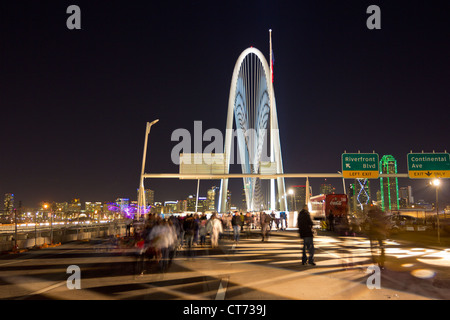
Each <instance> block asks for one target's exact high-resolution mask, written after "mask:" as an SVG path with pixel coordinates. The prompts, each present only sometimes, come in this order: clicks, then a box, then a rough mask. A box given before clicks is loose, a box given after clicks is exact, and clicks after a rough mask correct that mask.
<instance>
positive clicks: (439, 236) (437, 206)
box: [430, 178, 441, 243]
mask: <svg viewBox="0 0 450 320" xmlns="http://www.w3.org/2000/svg"><path fill="white" fill-rule="evenodd" d="M430 184H433V185H434V186H435V187H436V219H437V234H438V242H439V243H441V232H440V226H439V205H438V201H439V198H438V190H439V185H440V184H441V180H439V179H437V178H436V179H434V180H433V181H432V182H430Z"/></svg>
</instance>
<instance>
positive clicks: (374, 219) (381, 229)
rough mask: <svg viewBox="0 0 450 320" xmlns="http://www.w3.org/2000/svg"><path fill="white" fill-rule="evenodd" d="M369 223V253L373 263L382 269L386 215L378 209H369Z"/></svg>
mask: <svg viewBox="0 0 450 320" xmlns="http://www.w3.org/2000/svg"><path fill="white" fill-rule="evenodd" d="M367 217H368V223H369V240H370V251H371V254H372V259H373V262H375V263H378V266H379V267H380V268H381V269H384V262H385V259H386V257H385V244H384V242H385V240H386V238H387V220H386V214H385V213H384V212H383V211H381V210H380V209H378V208H373V209H370V210H369V212H368V213H367Z"/></svg>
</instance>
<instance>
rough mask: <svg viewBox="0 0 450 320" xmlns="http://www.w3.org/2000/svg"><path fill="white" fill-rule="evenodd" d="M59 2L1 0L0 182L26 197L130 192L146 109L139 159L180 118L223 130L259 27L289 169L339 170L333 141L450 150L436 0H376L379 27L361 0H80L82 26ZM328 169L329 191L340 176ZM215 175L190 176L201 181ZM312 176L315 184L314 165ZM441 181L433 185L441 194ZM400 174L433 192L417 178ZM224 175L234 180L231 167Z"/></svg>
mask: <svg viewBox="0 0 450 320" xmlns="http://www.w3.org/2000/svg"><path fill="white" fill-rule="evenodd" d="M68 5H69V3H39V2H33V1H23V2H20V3H2V4H1V6H0V8H1V13H0V20H1V21H2V25H1V26H2V28H1V29H2V30H1V33H0V40H1V41H2V44H3V47H4V50H3V51H4V52H3V53H2V59H1V61H2V62H1V63H2V73H1V75H0V85H1V87H2V88H3V90H2V99H1V102H0V104H1V110H2V113H3V117H2V118H3V119H4V121H3V122H2V125H1V126H0V130H1V136H2V150H3V153H2V154H3V156H2V161H1V165H0V178H1V180H0V194H2V195H4V194H5V193H14V194H15V196H16V199H17V200H21V201H22V202H23V205H24V206H30V207H33V206H35V205H36V204H37V203H38V202H40V201H42V200H48V201H55V202H61V201H62V200H64V199H66V200H68V199H71V198H73V197H75V196H76V197H79V198H82V199H90V201H104V202H106V201H110V200H112V199H116V198H117V197H128V198H134V197H136V189H137V188H138V184H139V173H140V167H141V160H142V146H143V142H144V134H145V126H146V122H147V121H153V120H155V119H160V121H159V123H157V124H156V125H154V126H153V127H152V132H151V134H150V136H149V147H148V156H147V163H146V172H149V173H150V172H152V173H159V172H169V173H177V172H178V166H176V165H175V164H173V163H172V161H171V158H170V156H171V149H172V148H173V147H174V146H175V145H176V142H174V141H171V134H172V132H173V131H174V130H176V129H178V128H185V129H187V130H188V131H191V132H193V127H194V121H202V124H203V129H204V130H207V129H209V128H217V129H219V130H221V131H222V132H223V131H224V130H225V125H226V123H225V122H226V112H227V110H226V109H227V104H228V94H229V90H230V80H231V75H232V71H233V66H234V63H235V61H236V59H237V57H238V56H239V54H240V53H241V52H242V51H243V50H244V49H246V48H248V47H250V46H254V47H256V48H258V49H260V50H261V51H262V52H263V53H264V55H265V56H266V59H268V58H269V49H268V30H269V29H272V30H273V54H274V58H275V59H274V60H275V61H274V90H275V96H276V99H277V109H278V117H279V122H280V135H281V145H282V153H283V165H284V171H285V172H286V173H296V172H297V173H298V172H302V173H307V172H308V173H318V172H321V173H322V172H325V173H336V172H337V171H340V170H341V163H340V159H341V154H342V153H344V152H345V151H346V152H355V153H356V152H358V151H361V152H367V153H371V152H373V151H375V152H376V153H378V154H379V155H380V159H381V157H382V156H384V155H392V156H393V157H394V158H395V159H396V161H397V164H398V172H399V173H407V165H406V164H407V161H406V157H407V154H408V153H409V152H410V151H413V152H422V151H424V152H433V151H436V152H444V151H447V152H448V149H449V145H448V141H449V130H448V119H447V118H448V117H446V115H448V101H449V100H450V99H449V98H450V96H449V95H450V93H449V91H448V84H449V82H448V81H449V80H448V79H449V78H450V77H449V75H450V64H449V63H448V57H449V56H450V54H449V53H450V45H449V43H448V40H447V35H448V31H449V26H448V23H447V20H448V19H447V17H446V13H445V12H446V11H445V10H444V9H443V7H441V5H440V4H435V3H433V4H425V3H421V2H420V3H419V2H414V1H413V2H411V1H408V2H407V1H399V2H396V3H395V4H393V3H389V2H384V1H381V2H378V5H379V7H380V9H381V13H382V15H381V16H382V18H381V19H382V20H381V29H380V30H369V29H368V28H367V27H366V20H367V18H368V17H369V15H368V14H367V13H366V9H367V6H368V4H364V3H360V2H359V1H350V2H346V3H345V4H344V3H341V2H340V3H336V2H331V1H329V2H323V3H320V4H318V3H314V4H311V3H309V4H284V5H281V4H275V3H272V2H262V3H258V5H257V6H255V5H256V4H254V3H233V2H230V3H223V4H212V3H207V2H183V3H182V4H176V3H175V4H172V5H169V4H165V3H159V4H154V3H153V4H139V5H138V4H127V3H126V2H123V1H108V2H102V1H99V2H96V3H95V4H94V3H90V2H88V1H79V2H78V3H77V5H78V6H79V7H80V9H81V16H82V23H81V30H69V29H67V27H66V19H67V18H68V17H69V15H68V14H67V13H66V8H67V6H68ZM239 170H240V167H239V166H235V167H232V168H231V172H236V173H237V172H239ZM304 181H305V179H287V180H286V186H287V187H289V185H298V184H304ZM327 181H330V182H331V183H332V184H333V185H334V186H335V187H336V188H337V190H336V191H337V192H341V191H342V181H341V179H327ZM196 183H197V182H196V181H192V180H191V181H181V180H177V179H170V180H163V179H153V180H146V181H145V187H146V188H148V189H159V191H158V193H159V195H158V194H157V198H159V197H161V198H163V199H167V200H169V199H172V200H173V199H177V198H181V197H183V195H184V196H185V195H188V194H193V193H195V192H196ZM217 183H218V182H217V181H206V180H205V181H201V184H200V192H199V193H200V194H203V195H206V190H207V188H209V187H211V186H212V185H217ZM310 183H311V184H312V186H313V191H317V190H319V186H320V184H322V183H323V179H310ZM350 183H351V181H350V179H346V185H347V187H348V185H349V184H350ZM378 184H379V181H378V179H373V180H371V186H373V188H378V186H377V185H378ZM449 184H450V182H449V180H448V179H447V180H444V183H443V184H442V185H441V187H440V193H441V196H440V202H441V201H442V203H445V202H446V201H447V202H448V200H446V199H449V198H450V187H449ZM398 185H399V187H407V186H409V185H411V186H412V187H413V190H414V195H415V198H416V199H418V200H419V199H424V200H426V201H429V202H433V199H434V197H435V189H434V188H433V187H429V186H428V180H427V179H414V180H413V179H406V178H405V179H399V183H398ZM230 190H231V192H232V194H237V195H240V194H241V191H242V179H235V180H231V181H230ZM372 192H373V191H372ZM315 194H317V193H315ZM236 202H237V203H239V201H236ZM237 203H236V204H237Z"/></svg>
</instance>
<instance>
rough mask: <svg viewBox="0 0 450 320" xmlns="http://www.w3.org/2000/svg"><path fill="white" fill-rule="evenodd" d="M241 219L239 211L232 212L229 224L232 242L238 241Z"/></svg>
mask: <svg viewBox="0 0 450 320" xmlns="http://www.w3.org/2000/svg"><path fill="white" fill-rule="evenodd" d="M243 224H244V223H243V220H242V218H241V213H240V212H239V211H236V212H235V213H234V216H233V218H232V219H231V225H232V226H233V237H234V242H235V243H238V242H239V239H240V235H241V228H242V225H243Z"/></svg>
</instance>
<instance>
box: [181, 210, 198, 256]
mask: <svg viewBox="0 0 450 320" xmlns="http://www.w3.org/2000/svg"><path fill="white" fill-rule="evenodd" d="M183 229H184V238H185V240H186V247H187V249H188V250H187V255H188V256H192V253H193V252H192V246H193V244H194V236H195V233H196V232H197V230H198V225H197V223H196V221H195V218H194V217H193V216H192V215H189V216H187V217H186V219H185V220H184V223H183Z"/></svg>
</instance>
